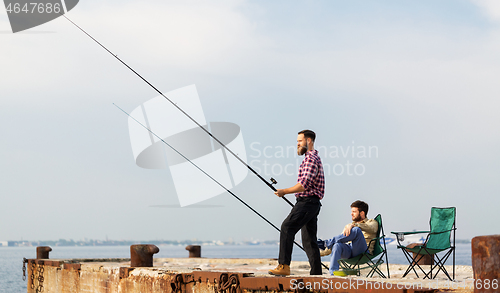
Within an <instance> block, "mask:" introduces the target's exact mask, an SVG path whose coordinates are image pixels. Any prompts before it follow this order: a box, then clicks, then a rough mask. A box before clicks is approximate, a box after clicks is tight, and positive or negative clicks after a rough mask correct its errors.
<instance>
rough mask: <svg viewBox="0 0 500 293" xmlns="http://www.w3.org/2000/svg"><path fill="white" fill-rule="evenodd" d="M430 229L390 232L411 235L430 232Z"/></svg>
mask: <svg viewBox="0 0 500 293" xmlns="http://www.w3.org/2000/svg"><path fill="white" fill-rule="evenodd" d="M430 232H431V231H411V232H391V233H392V234H395V235H397V234H403V235H411V234H421V233H430Z"/></svg>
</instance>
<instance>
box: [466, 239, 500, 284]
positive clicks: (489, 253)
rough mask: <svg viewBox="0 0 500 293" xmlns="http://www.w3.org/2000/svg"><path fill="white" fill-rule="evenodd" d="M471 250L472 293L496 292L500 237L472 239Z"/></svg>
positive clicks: (498, 277) (499, 276) (499, 266)
mask: <svg viewBox="0 0 500 293" xmlns="http://www.w3.org/2000/svg"><path fill="white" fill-rule="evenodd" d="M471 249H472V270H473V271H474V280H475V282H474V285H475V287H474V292H475V293H486V292H498V283H494V282H498V280H499V279H500V235H487V236H477V237H474V238H472V241H471ZM495 285H496V287H494V286H495Z"/></svg>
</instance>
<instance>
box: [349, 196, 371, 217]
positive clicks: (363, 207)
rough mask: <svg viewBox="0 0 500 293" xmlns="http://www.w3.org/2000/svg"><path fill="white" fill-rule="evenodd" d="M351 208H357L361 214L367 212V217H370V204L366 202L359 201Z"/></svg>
mask: <svg viewBox="0 0 500 293" xmlns="http://www.w3.org/2000/svg"><path fill="white" fill-rule="evenodd" d="M351 208H357V209H358V211H359V212H360V213H361V212H365V217H366V216H367V215H368V204H367V203H366V202H364V201H361V200H357V201H355V202H353V203H352V204H351Z"/></svg>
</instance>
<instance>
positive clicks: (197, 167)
mask: <svg viewBox="0 0 500 293" xmlns="http://www.w3.org/2000/svg"><path fill="white" fill-rule="evenodd" d="M113 105H115V107H117V108H118V109H120V110H121V111H122V112H123V113H125V114H126V115H127V116H128V117H130V118H132V119H133V120H134V121H135V122H137V123H139V125H141V126H142V127H143V128H144V129H146V130H147V131H149V133H151V134H152V135H154V136H155V137H156V138H158V139H159V140H161V141H162V142H163V143H164V144H166V145H167V146H169V147H170V148H171V149H172V150H173V151H175V152H176V153H177V154H178V155H180V156H181V157H182V158H184V159H185V160H186V161H188V162H189V163H191V165H193V166H194V167H196V169H198V170H200V171H201V172H202V173H203V174H205V175H207V176H208V178H210V179H212V180H213V181H214V182H215V183H217V184H218V185H219V186H220V187H222V188H223V189H224V190H226V191H227V192H228V193H229V194H231V195H232V196H234V198H236V199H237V200H239V201H240V202H241V203H242V204H244V205H245V206H246V207H247V208H249V209H250V210H251V211H252V212H254V213H255V214H257V215H258V216H259V217H261V218H262V219H263V220H264V221H266V222H267V223H268V224H269V225H271V226H273V228H274V229H276V230H278V232H280V233H281V230H280V229H279V228H278V227H276V226H275V225H274V224H273V223H271V222H270V221H269V220H268V219H266V218H265V217H264V216H263V215H261V214H260V213H259V212H257V211H256V210H255V209H253V208H252V207H251V206H249V205H248V204H247V203H246V202H244V201H243V200H242V199H241V198H239V197H238V196H237V195H236V194H234V193H233V192H232V191H231V190H229V189H227V188H226V187H225V186H224V185H222V183H220V182H219V181H217V179H215V178H214V177H212V176H211V175H210V174H208V173H207V172H205V171H204V170H203V169H201V168H200V167H199V166H198V165H196V164H195V163H193V161H191V160H190V159H188V158H187V157H186V156H184V155H183V154H182V153H181V152H179V151H178V150H176V149H175V148H174V147H173V146H171V145H170V144H169V143H167V142H166V141H165V140H163V139H162V138H161V137H159V136H158V135H157V134H156V133H154V132H153V131H152V130H151V129H149V128H148V127H146V126H145V125H144V124H142V123H141V122H140V121H138V120H137V119H135V118H134V117H132V116H131V115H130V114H129V113H127V112H126V111H125V110H123V109H122V108H120V107H119V106H118V105H116V104H115V103H113ZM293 243H295V245H297V246H298V247H299V248H300V249H302V250H303V251H306V250H305V249H304V247H302V246H301V245H300V244H298V243H297V242H295V241H293ZM322 265H323V266H325V265H324V264H323V263H322ZM325 267H326V266H325ZM326 268H327V269H328V267H326Z"/></svg>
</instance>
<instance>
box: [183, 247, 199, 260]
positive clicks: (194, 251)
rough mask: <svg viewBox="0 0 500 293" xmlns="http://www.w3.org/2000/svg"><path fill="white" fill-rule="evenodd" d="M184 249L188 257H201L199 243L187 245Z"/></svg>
mask: <svg viewBox="0 0 500 293" xmlns="http://www.w3.org/2000/svg"><path fill="white" fill-rule="evenodd" d="M186 250H188V251H189V257H201V246H200V245H188V246H186Z"/></svg>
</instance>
